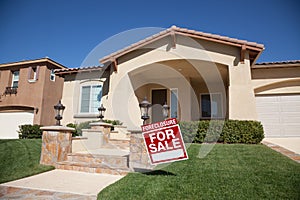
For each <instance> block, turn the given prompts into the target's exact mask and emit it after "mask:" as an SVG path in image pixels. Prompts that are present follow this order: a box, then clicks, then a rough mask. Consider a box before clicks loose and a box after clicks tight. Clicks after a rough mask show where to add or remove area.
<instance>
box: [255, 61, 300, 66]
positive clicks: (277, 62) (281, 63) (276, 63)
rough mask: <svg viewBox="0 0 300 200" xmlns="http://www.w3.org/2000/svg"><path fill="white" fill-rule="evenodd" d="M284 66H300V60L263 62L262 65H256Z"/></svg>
mask: <svg viewBox="0 0 300 200" xmlns="http://www.w3.org/2000/svg"><path fill="white" fill-rule="evenodd" d="M284 64H300V60H287V61H275V62H261V63H256V64H255V65H284Z"/></svg>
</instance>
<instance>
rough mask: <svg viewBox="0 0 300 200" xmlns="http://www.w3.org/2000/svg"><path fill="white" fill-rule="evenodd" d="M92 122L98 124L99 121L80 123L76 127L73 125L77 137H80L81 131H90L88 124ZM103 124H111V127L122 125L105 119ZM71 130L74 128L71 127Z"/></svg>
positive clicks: (117, 121) (116, 121)
mask: <svg viewBox="0 0 300 200" xmlns="http://www.w3.org/2000/svg"><path fill="white" fill-rule="evenodd" d="M93 122H99V121H95V120H93V121H86V122H81V123H80V124H77V125H75V124H74V125H75V127H76V133H77V135H82V129H90V128H91V126H90V123H93ZM103 122H105V123H108V124H112V125H122V124H123V123H122V122H120V121H119V120H108V119H105V120H103ZM67 126H68V125H67ZM72 128H74V127H72ZM113 128H114V127H112V130H113Z"/></svg>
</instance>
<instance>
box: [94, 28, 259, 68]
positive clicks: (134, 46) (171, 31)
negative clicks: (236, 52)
mask: <svg viewBox="0 0 300 200" xmlns="http://www.w3.org/2000/svg"><path fill="white" fill-rule="evenodd" d="M169 34H178V35H185V36H190V37H195V38H199V39H204V40H210V41H214V42H219V43H223V44H228V45H233V46H239V47H241V46H243V45H245V46H246V48H248V49H250V50H254V51H257V52H258V53H259V52H261V51H263V50H264V45H263V44H258V43H256V42H248V41H246V40H239V39H236V38H229V37H226V36H221V35H217V34H211V33H204V32H200V31H196V30H189V29H186V28H179V27H176V26H172V27H171V28H168V29H166V30H164V31H161V32H159V33H157V34H154V35H152V36H150V37H148V38H146V39H144V40H141V41H139V42H137V43H134V44H132V45H130V46H128V47H125V48H123V49H121V50H119V51H117V52H114V53H112V54H110V55H108V56H105V57H103V58H101V59H100V62H101V63H106V62H108V61H111V59H116V58H118V57H120V56H122V55H124V54H126V53H128V52H130V51H133V50H135V49H138V48H139V47H142V46H144V45H146V44H149V43H151V42H153V41H155V40H158V39H161V38H163V37H165V36H167V35H169Z"/></svg>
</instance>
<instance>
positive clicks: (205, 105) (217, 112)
mask: <svg viewBox="0 0 300 200" xmlns="http://www.w3.org/2000/svg"><path fill="white" fill-rule="evenodd" d="M200 101H201V117H202V118H223V106H222V95H221V93H211V94H201V95H200Z"/></svg>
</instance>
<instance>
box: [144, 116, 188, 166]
mask: <svg viewBox="0 0 300 200" xmlns="http://www.w3.org/2000/svg"><path fill="white" fill-rule="evenodd" d="M142 131H143V137H144V141H145V145H146V147H147V151H148V155H149V158H150V160H151V164H160V163H167V162H174V161H178V160H186V159H188V155H187V153H186V150H185V145H184V142H183V139H182V135H181V132H180V127H179V125H178V124H177V120H176V118H172V119H167V120H165V121H162V122H157V123H154V124H147V125H143V126H142Z"/></svg>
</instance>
